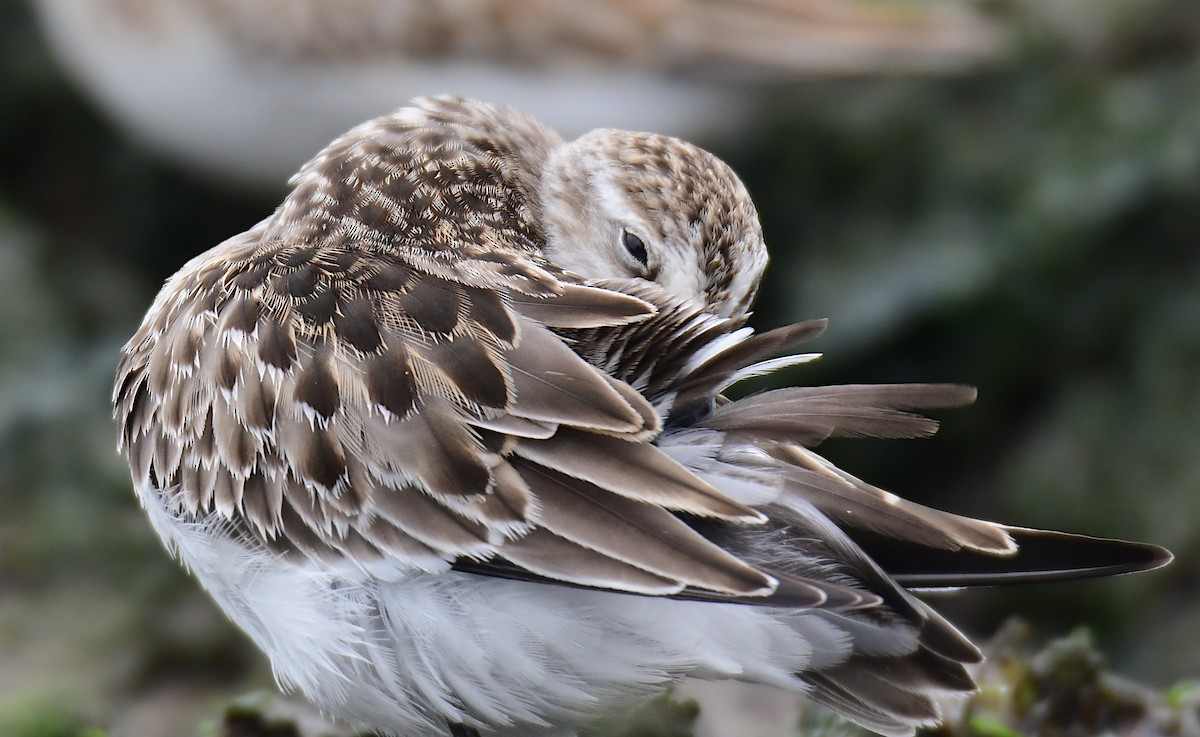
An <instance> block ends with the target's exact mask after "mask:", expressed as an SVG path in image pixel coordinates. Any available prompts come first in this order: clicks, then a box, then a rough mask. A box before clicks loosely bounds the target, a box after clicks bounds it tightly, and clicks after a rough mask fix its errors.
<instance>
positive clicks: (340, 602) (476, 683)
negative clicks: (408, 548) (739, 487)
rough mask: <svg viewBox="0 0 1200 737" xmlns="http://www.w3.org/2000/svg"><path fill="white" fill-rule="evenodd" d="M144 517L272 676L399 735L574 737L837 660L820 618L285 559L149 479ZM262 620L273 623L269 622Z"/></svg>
mask: <svg viewBox="0 0 1200 737" xmlns="http://www.w3.org/2000/svg"><path fill="white" fill-rule="evenodd" d="M139 495H140V497H141V499H142V501H143V503H144V505H145V507H146V509H147V512H148V513H149V516H150V519H151V521H152V523H153V525H154V528H155V530H156V531H157V532H158V534H159V535H160V536H161V537H162V539H163V540H164V542H165V543H166V544H167V546H168V547H169V548H170V549H171V550H172V551H173V552H174V553H175V554H177V555H178V557H179V558H180V559H181V560H182V561H183V562H184V563H185V564H186V565H187V566H188V567H189V568H190V569H191V570H192V572H193V573H194V574H195V575H196V577H197V578H198V579H199V580H200V582H201V583H202V584H203V586H204V588H205V589H206V590H208V592H209V593H210V594H211V595H212V596H213V598H214V599H216V600H217V602H218V603H219V604H220V605H221V607H222V608H223V609H224V610H225V611H226V612H227V613H228V614H229V616H230V618H231V619H232V620H233V621H234V623H235V624H237V625H238V626H239V627H240V628H241V629H242V630H244V631H245V632H246V634H247V635H249V636H250V638H251V639H253V640H254V642H255V643H256V644H257V645H258V646H259V647H260V648H261V649H262V650H263V651H264V652H266V653H267V654H268V656H269V657H270V659H271V663H272V666H273V668H274V671H275V675H276V678H277V679H278V681H279V683H280V685H281V686H282V687H284V688H294V689H298V690H299V691H301V692H303V693H304V694H305V695H306V696H307V697H308V698H309V699H311V700H312V701H314V702H315V703H317V704H318V705H320V706H322V707H323V708H326V709H330V710H336V711H337V712H338V713H339V714H341V715H352V716H353V717H354V718H357V719H359V720H361V721H362V722H363V723H364V724H371V725H374V726H375V727H377V728H378V727H380V726H384V727H386V728H388V729H390V730H392V731H394V732H396V733H397V734H398V735H404V736H408V735H414V736H415V735H421V736H422V737H432V736H435V735H436V736H439V737H440V736H448V735H449V734H450V733H449V731H448V727H447V722H448V721H449V722H461V723H464V724H469V725H473V726H476V727H478V728H480V729H481V730H483V731H484V732H485V733H491V734H497V735H514V737H515V735H518V734H519V735H526V736H529V735H558V734H570V732H569V731H563V730H562V728H557V729H556V728H555V727H553V726H552V725H556V724H571V723H577V722H579V721H581V720H586V716H587V715H589V714H596V713H603V712H605V711H608V710H612V709H620V708H623V707H626V706H629V705H632V703H634V702H636V700H638V699H640V698H643V697H648V696H652V695H654V694H656V693H658V692H659V691H660V690H661V689H662V688H664V687H665V686H667V685H669V684H671V683H674V682H676V681H678V680H679V679H681V678H683V677H685V676H690V677H696V678H734V679H739V680H744V681H751V682H757V683H765V684H770V685H774V686H777V687H780V688H785V689H790V690H796V691H799V690H802V689H803V688H804V686H803V684H802V683H801V682H800V681H799V680H798V679H797V678H796V677H795V674H796V673H798V672H800V671H803V670H805V669H806V668H808V667H810V666H812V665H817V666H821V667H824V666H827V665H828V664H830V663H836V662H840V661H841V660H843V659H844V658H846V657H847V656H848V654H849V648H850V638H849V637H848V635H847V633H846V631H845V630H844V629H843V628H842V627H839V626H837V625H836V624H834V623H833V622H832V621H831V620H829V619H828V618H826V617H823V616H819V615H814V614H806V613H803V612H795V611H788V610H782V609H771V608H766V607H754V606H739V605H732V604H712V603H703V602H689V601H676V600H669V599H658V598H653V597H642V596H635V595H627V594H618V593H609V592H601V591H591V590H582V589H572V588H566V587H560V586H552V585H546V584H537V583H527V582H520V581H507V580H500V579H494V578H485V577H481V576H476V575H473V574H469V573H458V572H453V571H447V572H444V573H428V572H424V571H417V570H405V569H403V568H401V567H399V566H398V567H397V568H396V569H395V571H393V572H392V573H391V574H390V575H380V574H379V572H378V571H372V573H370V574H368V573H367V572H365V571H362V570H361V569H357V568H351V567H348V566H343V567H336V568H330V567H319V566H317V565H315V564H304V565H285V564H282V563H283V562H282V561H281V560H279V556H278V555H277V554H275V553H272V552H270V551H268V550H266V549H265V548H263V547H262V546H261V545H259V544H257V543H254V542H252V541H248V540H242V539H237V538H236V537H234V536H233V535H232V534H231V533H230V530H229V529H228V526H227V525H226V524H225V523H224V522H223V521H221V520H220V519H218V518H217V517H216V516H212V517H210V518H208V519H206V520H203V521H199V522H190V523H188V522H180V521H178V520H177V519H176V518H175V517H174V516H173V515H172V514H171V513H170V512H169V511H168V510H167V509H166V508H165V507H164V505H163V502H162V497H161V495H160V493H159V492H158V491H157V490H155V489H154V488H153V487H151V486H150V485H149V484H148V483H143V484H140V485H139ZM268 623H269V624H268Z"/></svg>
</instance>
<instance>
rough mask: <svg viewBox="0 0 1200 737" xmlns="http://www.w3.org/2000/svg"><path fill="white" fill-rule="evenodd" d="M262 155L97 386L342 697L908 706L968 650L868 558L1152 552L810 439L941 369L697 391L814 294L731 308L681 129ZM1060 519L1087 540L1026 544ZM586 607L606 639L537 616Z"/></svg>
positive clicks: (923, 706) (366, 137)
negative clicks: (103, 384)
mask: <svg viewBox="0 0 1200 737" xmlns="http://www.w3.org/2000/svg"><path fill="white" fill-rule="evenodd" d="M293 185H294V188H293V190H292V193H291V194H290V195H289V196H288V197H287V199H285V201H284V202H283V204H282V205H281V206H280V208H279V209H278V210H277V211H276V212H275V213H274V215H272V216H271V217H269V218H267V219H266V220H264V221H263V222H261V223H259V224H258V225H256V226H255V227H254V228H252V229H250V230H249V231H247V232H246V233H244V234H242V235H239V236H236V237H234V238H232V239H230V240H229V241H226V242H225V243H224V244H222V245H220V246H218V247H217V248H215V249H213V250H211V251H209V252H208V253H205V254H203V255H201V256H199V257H197V258H196V259H194V260H193V261H191V262H190V263H189V264H187V265H186V266H184V268H183V269H182V270H181V271H180V272H179V273H178V274H176V275H175V276H174V277H173V278H172V279H171V280H170V281H169V282H168V283H167V285H166V286H165V287H164V289H163V291H162V293H161V294H160V295H159V297H158V299H157V300H156V301H155V303H154V305H153V306H152V307H151V309H150V312H149V313H148V314H147V316H146V319H145V321H144V322H143V324H142V326H141V327H140V329H139V330H138V332H137V334H136V335H135V336H134V337H133V338H132V340H131V341H130V342H129V343H128V345H126V347H125V349H124V351H123V352H122V359H121V364H120V366H119V369H118V376H117V388H116V391H115V395H114V401H115V405H116V412H117V418H118V420H119V422H120V424H121V433H122V434H121V448H122V450H123V452H124V453H125V454H126V455H127V457H128V458H129V462H130V466H131V469H132V472H133V477H134V481H135V484H136V485H137V487H138V492H139V495H140V496H141V499H142V502H143V504H144V505H145V506H146V508H147V511H148V513H149V514H150V517H151V520H152V521H153V522H154V524H155V526H156V528H157V529H158V530H159V533H160V534H161V535H162V536H163V538H164V540H165V541H167V543H168V544H169V545H171V546H172V547H174V548H175V549H176V550H177V551H178V552H179V554H180V556H181V557H182V558H183V559H184V560H185V561H186V562H187V563H188V564H189V565H190V566H191V567H192V568H193V570H194V571H195V573H196V575H197V576H198V577H199V578H200V580H201V582H202V583H203V584H204V585H205V586H206V588H208V589H209V591H210V592H211V593H212V594H213V596H214V597H216V598H217V600H218V602H220V603H221V604H222V606H223V607H224V608H225V609H226V611H227V612H228V613H229V614H230V616H231V617H232V618H233V619H234V620H235V621H236V622H237V623H238V624H239V625H241V626H242V627H243V628H244V629H245V630H246V631H247V633H249V634H250V636H251V637H253V638H255V640H256V642H258V643H259V645H260V647H262V648H263V649H264V650H265V651H267V652H268V654H269V655H271V657H272V660H273V663H274V665H275V667H276V670H277V674H278V676H279V678H280V679H281V681H283V682H284V683H287V684H295V685H297V686H298V687H300V688H301V689H302V690H304V691H305V693H306V695H308V696H309V697H310V698H312V699H314V700H315V701H316V702H317V703H319V704H320V705H321V706H322V707H324V708H327V709H330V710H332V711H334V712H336V713H338V714H340V715H342V716H345V717H347V718H349V719H352V720H356V721H360V722H362V723H365V724H367V725H370V726H373V727H375V728H378V729H383V730H387V731H393V732H401V733H406V734H412V733H415V731H417V730H426V731H429V732H431V733H434V734H446V733H447V730H448V729H450V725H454V724H458V723H464V724H470V725H472V726H475V727H478V728H481V729H483V730H485V731H489V730H493V729H494V730H499V731H504V730H505V729H508V728H509V727H512V728H513V729H517V730H519V731H520V730H529V729H534V728H535V727H536V728H537V729H539V730H543V728H548V725H549V726H556V727H561V726H564V725H567V726H569V725H570V724H573V723H574V722H575V721H578V720H579V719H581V718H582V717H583V716H584V715H586V714H587V713H589V712H591V711H593V710H594V708H595V705H596V704H597V703H601V704H603V703H615V702H618V701H621V700H622V699H627V698H629V697H631V696H638V695H643V694H645V693H647V692H648V689H649V688H650V687H651V685H652V684H657V683H661V682H662V681H663V680H665V679H668V678H677V677H681V676H682V675H685V674H689V673H693V674H700V675H726V676H731V677H740V678H746V679H748V680H759V681H763V682H768V683H774V684H775V685H781V686H784V687H790V688H795V689H807V690H810V692H811V693H812V695H813V697H814V698H816V699H818V700H821V701H823V702H824V703H827V704H829V705H831V706H833V707H834V708H835V709H837V710H839V711H841V712H842V713H844V714H847V715H848V716H850V717H851V718H853V719H855V720H857V721H858V722H860V723H861V724H864V725H866V726H868V727H870V728H872V729H875V730H877V731H880V732H882V733H886V734H907V733H910V732H911V731H912V729H913V728H914V726H916V725H921V724H932V723H935V722H936V721H937V719H938V714H939V711H938V704H937V694H938V693H940V692H944V691H950V692H961V691H963V690H969V689H970V688H971V687H972V684H971V680H970V677H969V676H968V674H967V671H966V670H965V668H964V666H965V665H967V664H970V663H973V662H977V661H978V660H979V657H980V656H979V653H978V651H977V650H976V649H975V648H974V646H973V645H972V644H971V643H970V642H969V641H967V640H966V638H964V637H963V636H962V635H961V634H960V633H959V632H958V631H957V630H955V629H954V628H953V627H952V626H951V625H950V624H949V623H947V622H946V621H945V620H943V619H942V618H941V617H940V616H938V615H937V614H936V613H935V612H934V611H933V610H932V609H930V608H929V607H928V606H927V605H925V604H924V603H922V602H920V601H919V600H918V599H916V598H914V597H913V596H912V594H910V593H909V592H908V591H906V590H905V589H904V588H903V586H902V585H901V583H900V582H898V580H897V579H896V578H893V577H892V576H891V575H889V571H890V570H891V568H892V566H893V562H894V563H895V567H896V568H897V571H898V575H899V576H900V577H901V578H902V579H904V580H908V581H911V582H913V583H918V584H919V583H932V584H935V585H941V586H953V585H957V584H958V583H960V582H970V583H987V582H989V581H992V580H1019V579H1030V578H1032V579H1037V578H1057V577H1063V576H1070V575H1098V574H1103V573H1112V572H1125V571H1130V570H1138V569H1142V568H1149V567H1154V566H1156V565H1161V564H1162V563H1164V562H1165V561H1166V560H1167V559H1168V558H1169V555H1168V554H1166V553H1165V551H1162V550H1161V549H1158V548H1154V547H1152V546H1139V545H1134V544H1127V543H1119V542H1115V541H1098V540H1092V539H1083V538H1076V537H1073V536H1069V535H1065V534H1061V533H1042V532H1038V531H1026V530H1019V529H1016V528H1007V527H1004V526H1001V525H996V524H994V523H990V522H983V521H980V520H973V519H968V518H963V517H958V516H956V515H952V514H949V513H945V512H940V511H937V510H932V509H929V508H926V507H923V506H921V505H918V504H913V503H911V502H907V501H904V500H902V499H900V498H898V497H896V496H894V495H892V494H890V493H888V492H885V491H883V490H881V489H878V488H876V487H874V486H871V485H870V484H867V483H865V482H863V481H861V480H859V479H857V478H855V477H854V476H852V475H850V474H849V473H847V472H845V471H842V470H841V469H838V468H837V467H835V466H834V465H833V464H831V463H829V462H828V461H826V460H825V459H824V458H822V457H821V456H820V455H818V454H817V453H816V452H815V451H814V450H813V448H814V447H815V446H817V445H818V444H819V443H821V442H822V441H823V440H825V439H826V438H827V437H830V436H834V435H845V436H874V437H886V438H906V437H919V436H925V435H929V434H932V433H933V432H934V430H935V429H936V424H935V423H934V422H933V421H932V420H929V419H927V418H925V417H922V416H919V415H916V414H913V413H912V412H911V411H912V410H919V409H928V408H936V407H952V406H958V405H962V404H966V403H969V402H970V401H972V399H973V398H974V391H973V390H972V389H969V388H965V387H960V386H951V385H874V386H825V387H803V388H796V387H793V388H785V389H778V390H774V391H768V392H765V393H762V394H759V395H757V396H751V397H748V398H745V399H741V400H737V401H730V400H728V399H726V398H725V397H724V396H723V395H722V393H723V392H724V391H725V389H726V388H728V387H729V386H730V385H732V384H734V383H736V382H738V381H740V380H742V379H744V378H746V377H748V376H752V375H757V374H759V373H764V372H768V371H771V370H774V369H777V368H779V367H781V366H785V365H792V364H797V363H803V362H804V361H807V360H810V359H811V358H812V357H813V356H812V355H811V354H793V353H792V351H793V350H794V349H795V347H796V346H797V345H798V344H800V343H802V342H804V341H806V340H809V339H811V338H813V337H815V336H816V335H817V334H819V333H820V332H821V330H823V328H824V322H823V321H813V322H808V323H801V324H797V325H792V326H787V327H783V328H779V329H777V330H773V331H769V332H766V333H762V334H758V335H755V334H753V333H752V332H751V331H750V330H749V329H748V328H746V327H744V323H745V319H746V316H747V309H748V306H749V304H750V301H751V299H752V298H753V295H754V293H755V291H756V289H757V286H758V282H759V278H760V277H761V274H762V271H763V268H764V267H765V264H766V254H765V248H764V246H763V244H762V233H761V229H760V228H759V225H758V221H757V215H756V214H755V212H754V208H753V205H752V204H751V202H750V200H749V197H748V195H747V194H746V192H745V189H744V188H743V187H742V185H741V183H740V182H739V181H738V180H737V178H736V176H735V175H734V174H733V173H732V172H731V171H730V170H729V169H728V167H726V166H725V165H724V164H722V163H721V162H719V161H717V160H716V159H715V158H713V157H712V156H711V155H709V154H707V153H705V152H703V151H701V150H700V149H697V148H695V147H693V146H690V145H689V144H686V143H683V142H681V141H678V140H675V139H670V138H666V137H662V136H653V135H650V134H633V133H625V132H621V131H597V132H594V133H592V134H588V135H586V136H583V137H581V138H580V139H578V140H576V141H574V142H570V143H567V142H564V141H563V140H562V139H560V138H559V137H558V136H557V135H555V134H554V133H552V132H551V131H549V130H547V129H545V128H543V127H542V126H541V125H539V124H538V123H536V122H535V121H533V120H531V119H529V118H527V117H525V116H522V115H520V114H519V113H515V112H512V111H504V110H500V109H497V108H493V107H490V106H487V105H483V104H481V103H477V102H474V101H470V100H465V99H458V98H434V99H428V100H422V101H420V102H419V103H418V104H417V106H415V107H411V108H406V109H404V110H401V111H400V112H398V113H396V114H394V115H391V116H386V117H384V118H380V119H377V120H374V121H371V122H369V123H366V124H364V125H363V126H360V127H359V128H356V129H355V130H353V131H351V132H350V133H348V134H347V135H346V136H344V137H342V138H340V139H338V140H337V141H335V142H334V143H333V144H331V145H330V146H329V147H328V148H327V149H326V150H325V151H324V152H322V153H321V154H320V155H318V156H317V157H316V158H315V159H313V160H312V161H311V162H310V163H309V164H307V165H306V166H305V167H304V168H303V169H302V170H301V171H300V173H299V174H298V175H297V176H296V177H295V179H294V180H293ZM1016 540H1027V541H1030V542H1031V544H1032V545H1033V550H1034V551H1035V555H1034V556H1023V555H1022V554H1021V552H1020V551H1019V550H1018V546H1017V544H1016ZM881 541H882V542H881ZM881 545H882V546H884V547H882V548H881V547H880V546H881ZM863 546H866V547H867V548H868V549H871V548H874V549H890V550H899V551H905V550H907V551H908V552H904V553H903V555H899V554H898V555H897V557H896V559H895V561H892V560H890V559H889V557H888V556H880V557H879V558H872V557H871V556H870V555H868V553H867V552H866V550H865V549H864V547H863ZM886 546H892V547H891V548H887V547H886ZM1047 546H1048V547H1047ZM1038 550H1042V551H1045V550H1049V551H1051V555H1050V556H1049V557H1047V558H1041V557H1039V556H1037V554H1036V553H1037V551H1038ZM1067 550H1084V551H1086V553H1087V556H1086V558H1087V559H1086V560H1082V559H1075V558H1070V557H1068V558H1064V559H1065V560H1067V561H1068V562H1067V563H1066V564H1064V565H1060V564H1059V563H1058V562H1057V561H1056V559H1055V558H1056V556H1057V553H1058V552H1062V551H1067ZM913 551H917V552H913ZM951 554H954V555H957V556H960V557H961V558H952V559H947V558H945V557H942V556H946V555H951ZM960 559H961V560H963V561H967V562H965V563H959V562H956V561H959V560H960ZM979 559H982V560H986V561H991V562H989V563H985V564H980V563H972V562H970V561H973V560H979ZM905 560H923V561H927V562H928V568H927V569H926V570H922V569H921V568H920V567H917V566H913V565H906V564H905V563H904V561H905ZM995 561H1000V562H998V563H997V562H995ZM960 566H961V567H960ZM960 572H961V574H960ZM923 577H924V578H923ZM501 579H509V581H502V580H501ZM511 586H515V587H517V588H510V587H511ZM620 593H624V594H640V595H642V596H641V597H640V598H633V597H622V596H619V594H620ZM577 596H581V597H584V598H582V599H578V600H577V599H576V598H574V597H577ZM426 597H432V598H426ZM414 602H416V603H414ZM422 602H423V603H422ZM713 602H725V603H731V604H740V605H743V606H734V607H716V606H709V604H711V603H713ZM576 605H578V606H579V607H581V609H580V610H579V612H574V610H573V609H572V607H573V606H576ZM751 605H753V606H751ZM524 606H530V607H531V608H530V610H529V611H527V612H525V613H524V614H517V613H516V611H517V610H516V609H513V607H517V608H520V607H524ZM696 606H700V607H706V608H703V609H694V608H690V607H696ZM409 607H411V609H410V608H409ZM660 607H666V608H660ZM685 607H688V608H685ZM445 608H449V610H452V613H448V614H447V613H444V612H442V610H443V609H445ZM573 612H574V613H573ZM685 620H686V622H688V624H687V625H686V626H694V627H697V628H698V629H697V633H696V634H695V635H694V636H692V635H688V634H687V633H686V632H687V631H686V627H685V625H684V622H685ZM672 621H674V624H673V625H672V624H670V622H672ZM431 623H432V624H431ZM427 626H431V627H434V630H433V631H432V633H431V632H430V631H427V630H426V629H425V628H426V627H427ZM458 627H461V628H462V630H461V631H460V630H457V629H456V628H458ZM526 629H528V630H529V631H526ZM510 630H512V631H510ZM513 631H518V632H516V633H515V634H514V632H513ZM501 632H508V634H500V633H501ZM588 637H599V638H601V639H604V640H605V641H606V642H607V643H608V644H607V646H606V647H607V648H608V650H607V651H606V654H605V655H604V657H606V658H610V659H611V662H609V663H607V664H606V665H604V666H603V667H601V666H600V664H599V661H596V660H595V658H594V657H591V656H589V655H588V654H587V653H586V652H579V651H574V650H572V649H571V648H573V647H574V643H576V642H577V641H582V640H585V639H587V638H588ZM464 638H465V639H466V640H467V642H463V639H464ZM679 638H682V639H679ZM773 638H775V639H773ZM772 643H773V644H772ZM768 644H770V645H771V646H770V648H769V649H768V650H766V651H763V652H758V654H757V655H756V654H755V652H756V650H755V648H761V647H763V646H765V645H768ZM726 646H727V647H728V648H729V650H728V652H725V651H722V648H723V647H726ZM446 648H450V649H449V650H447V649H446ZM656 648H658V649H657V650H656ZM476 657H478V658H481V660H479V661H476V660H473V658H476ZM464 659H465V660H464ZM531 663H534V664H536V665H531ZM531 673H533V674H534V675H532V676H531V675H530V674H531ZM551 682H553V683H558V682H561V683H563V684H577V685H572V686H569V688H568V686H566V685H564V686H563V688H568V691H569V693H565V692H564V693H562V694H559V693H557V692H556V691H555V688H556V687H554V686H551V685H548V683H551ZM497 689H499V691H497ZM597 699H598V701H596V700H597ZM550 731H551V732H552V731H553V730H550ZM523 733H527V732H523Z"/></svg>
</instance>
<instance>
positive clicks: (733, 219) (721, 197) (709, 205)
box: [539, 129, 767, 317]
mask: <svg viewBox="0 0 1200 737" xmlns="http://www.w3.org/2000/svg"><path fill="white" fill-rule="evenodd" d="M539 194H540V199H541V209H542V214H543V218H544V220H545V228H546V239H547V245H546V256H547V257H548V258H549V259H550V260H552V261H554V262H555V263H556V264H558V265H559V266H561V267H563V268H565V269H568V270H570V271H573V272H575V273H576V274H579V275H580V276H583V277H587V278H612V277H639V278H643V279H647V280H650V281H653V282H657V283H658V284H659V285H660V286H662V287H663V288H665V289H666V290H667V291H669V292H670V293H672V294H674V295H676V296H678V297H683V298H685V299H690V300H694V301H696V302H698V303H700V304H703V305H705V306H706V308H707V310H708V311H709V312H712V313H714V314H718V315H722V316H726V317H728V316H740V315H744V314H745V313H746V312H747V310H748V309H749V307H750V303H751V302H752V301H753V299H754V295H755V293H756V292H757V291H758V284H759V281H760V280H761V278H762V274H763V270H764V269H765V268H766V265H767V249H766V246H765V245H764V243H763V236H762V227H761V226H760V225H759V221H758V213H757V211H756V210H755V208H754V203H753V202H752V201H751V200H750V195H749V194H748V193H747V192H746V188H745V186H744V185H743V184H742V182H741V181H740V180H739V179H738V177H737V175H735V174H734V173H733V170H731V169H730V168H729V167H728V166H727V165H726V164H725V163H724V162H722V161H721V160H719V159H718V158H716V157H715V156H713V155H712V154H710V153H708V152H707V151H704V150H703V149H700V148H697V147H696V146H693V145H691V144H689V143H685V142H683V141H680V140H678V139H675V138H669V137H667V136H660V135H654V134H650V133H631V132H628V131H618V130H608V129H602V130H596V131H592V132H591V133H588V134H586V135H583V136H581V137H579V138H578V139H576V140H575V141H572V142H571V143H567V144H565V145H563V146H561V147H560V148H559V149H558V150H557V151H555V152H554V153H553V154H552V155H551V156H550V158H549V159H548V161H547V163H546V168H545V170H544V172H543V177H542V181H541V191H540V193H539Z"/></svg>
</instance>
